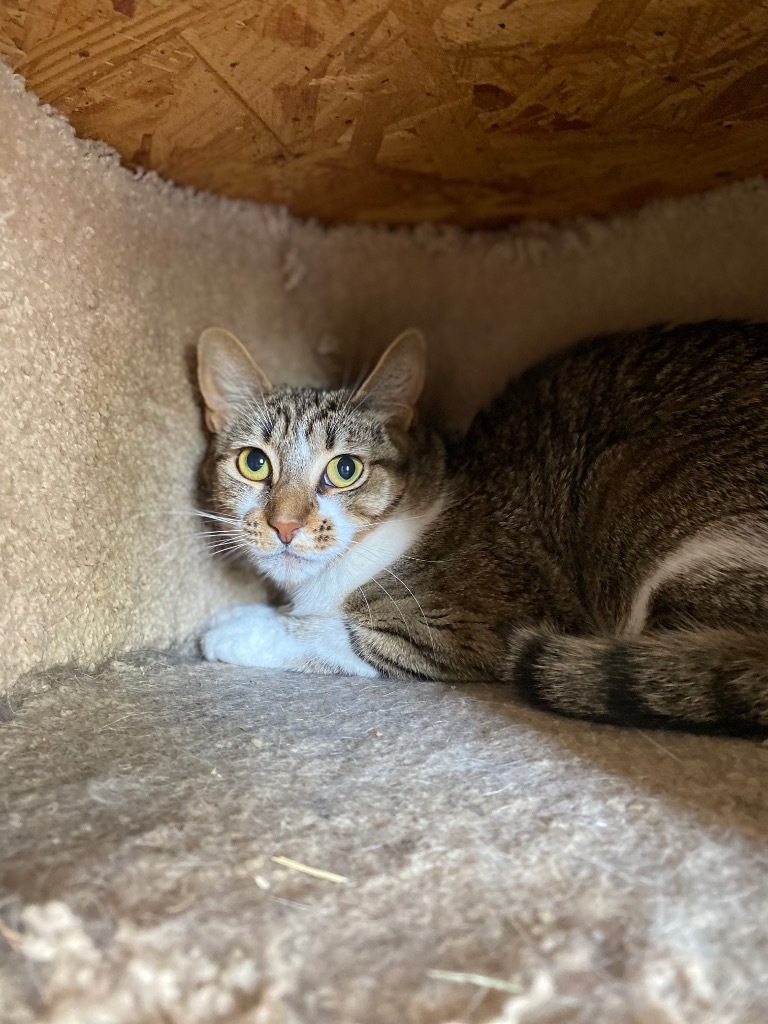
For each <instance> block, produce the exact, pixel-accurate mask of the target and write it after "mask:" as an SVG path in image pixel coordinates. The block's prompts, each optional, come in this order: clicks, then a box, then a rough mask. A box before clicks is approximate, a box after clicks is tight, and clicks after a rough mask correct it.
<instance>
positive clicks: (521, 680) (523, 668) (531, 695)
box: [513, 636, 552, 711]
mask: <svg viewBox="0 0 768 1024" xmlns="http://www.w3.org/2000/svg"><path fill="white" fill-rule="evenodd" d="M546 649H547V640H546V639H545V638H544V637H543V636H532V637H530V638H529V639H528V640H527V641H526V642H525V644H524V645H523V647H522V648H521V650H520V651H519V653H518V655H517V660H516V663H515V666H514V679H513V683H514V685H515V686H516V687H517V689H518V690H519V692H520V694H521V696H523V697H524V698H525V699H526V700H527V701H528V703H529V704H532V705H533V706H534V707H535V708H542V709H543V710H547V711H550V710H552V706H551V705H550V703H549V701H548V700H546V698H545V697H543V696H542V694H541V692H540V689H539V688H540V686H541V675H540V673H541V656H542V655H543V654H544V652H545V651H546Z"/></svg>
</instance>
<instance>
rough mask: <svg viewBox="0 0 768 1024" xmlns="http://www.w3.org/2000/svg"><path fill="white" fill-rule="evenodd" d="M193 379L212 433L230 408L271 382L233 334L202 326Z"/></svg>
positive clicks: (241, 402) (267, 386)
mask: <svg viewBox="0 0 768 1024" xmlns="http://www.w3.org/2000/svg"><path fill="white" fill-rule="evenodd" d="M197 379H198V383H199V384H200V392H201V394H202V396H203V401H204V402H205V425H206V426H207V427H208V429H209V430H210V431H212V432H213V433H214V434H217V433H218V432H219V431H220V430H221V428H222V427H223V426H224V424H225V422H226V421H227V419H228V418H229V417H230V415H231V413H232V411H233V410H234V409H236V408H237V407H238V406H240V405H242V404H243V403H244V402H246V401H248V399H250V398H252V397H253V395H254V393H255V394H257V395H258V394H261V393H262V392H264V391H266V390H267V389H268V388H270V387H272V385H271V384H270V383H269V381H268V380H267V378H266V376H265V375H264V374H263V373H262V371H261V370H260V369H259V367H258V366H257V365H256V363H254V361H253V359H251V357H250V354H249V353H248V350H247V349H246V347H245V345H243V343H242V342H241V341H238V340H237V338H236V337H235V336H234V334H230V333H229V331H225V330H224V328H223V327H206V329H205V330H204V331H203V333H202V334H201V335H200V340H199V341H198V343H197Z"/></svg>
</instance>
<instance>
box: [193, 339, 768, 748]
mask: <svg viewBox="0 0 768 1024" xmlns="http://www.w3.org/2000/svg"><path fill="white" fill-rule="evenodd" d="M424 374H425V345H424V341H423V338H422V336H421V335H420V334H419V333H418V332H417V331H407V332H406V333H405V334H403V335H401V336H400V337H399V338H398V339H397V340H396V341H394V342H393V343H392V344H391V345H390V347H389V348H388V349H387V351H386V352H385V353H384V355H383V356H382V357H381V359H380V361H379V363H378V365H377V366H376V367H375V369H374V370H373V372H372V373H371V374H370V376H368V378H367V379H366V380H365V381H364V383H363V384H362V386H360V387H359V388H357V389H356V390H316V389H313V388H308V387H303V388H293V387H283V386H272V385H271V384H270V383H269V381H268V380H267V378H266V377H265V375H264V374H263V373H262V371H261V370H260V369H259V368H258V367H257V366H256V365H255V364H254V362H253V361H252V359H251V358H250V356H249V355H248V353H247V352H246V350H245V349H244V348H243V346H242V345H241V344H240V342H238V341H237V340H236V339H235V338H234V337H233V336H232V335H230V334H228V333H227V332H226V331H223V330H221V329H219V328H210V329H208V330H207V331H204V332H203V335H202V337H201V339H200V345H199V381H200V388H201V391H202V395H203V400H204V403H205V411H206V422H207V425H208V428H209V429H210V431H211V434H212V443H211V452H210V455H209V458H210V460H211V461H210V467H209V468H210V477H211V480H212V491H213V497H214V500H215V504H216V508H217V511H218V513H220V518H221V519H222V520H223V521H224V524H225V527H226V531H227V534H228V537H229V538H230V539H231V540H232V542H233V543H235V544H238V545H240V546H241V548H242V549H244V550H245V551H246V552H247V553H248V554H249V555H250V557H251V558H252V560H253V563H254V564H255V566H256V567H257V568H258V569H259V570H260V571H261V573H263V574H264V575H266V576H267V577H268V578H269V579H271V580H272V581H273V583H275V584H277V586H278V587H279V589H280V590H281V591H282V593H283V595H284V597H285V599H286V600H285V607H284V608H282V609H277V608H273V607H270V606H268V605H248V606H244V607H238V608H233V609H231V610H229V611H225V612H223V613H222V614H220V615H219V616H217V617H216V618H215V619H214V620H213V621H212V622H211V623H210V625H209V627H208V630H207V632H206V633H205V634H204V636H203V638H202V650H203V653H204V655H205V657H206V658H208V659H210V660H220V661H227V662H233V663H235V664H239V665H250V666H255V667H260V668H288V669H296V670H299V671H306V672H326V673H349V674H356V675H361V676H370V677H374V676H387V677H390V678H395V679H414V678H416V679H440V680H452V681H459V680H478V679H486V680H488V679H493V680H499V681H503V682H505V683H509V684H511V685H512V686H514V687H515V688H516V689H517V691H518V692H520V693H522V694H523V695H524V696H525V697H526V698H527V699H528V700H530V701H532V702H533V703H534V704H536V705H538V706H540V707H546V708H550V709H553V710H555V711H559V712H561V713H564V714H568V715H573V716H579V717H587V718H592V719H596V720H598V721H610V722H617V723H627V724H629V723H632V724H636V725H637V724H642V725H659V724H661V725H669V726H686V727H691V726H693V727H697V726H698V727H702V728H720V729H729V730H731V729H744V728H746V729H747V730H751V729H756V730H761V729H764V728H766V727H768V326H767V325H757V324H746V323H739V322H722V321H711V322H708V323H702V324H697V325H687V326H679V327H672V328H664V327H652V328H649V329H647V330H643V331H639V332H636V333H632V334H628V335H621V336H614V337H599V338H597V339H592V340H590V341H588V342H586V343H583V344H582V345H580V346H579V347H577V348H575V349H572V350H571V351H569V352H566V353H564V354H561V355H559V356H556V357H555V358H552V359H550V360H549V361H547V362H545V363H543V364H542V365H540V366H537V367H535V368H533V369H531V370H529V371H528V372H526V373H525V374H523V375H522V376H521V377H520V378H519V379H518V380H517V381H516V382H514V383H513V384H512V385H511V386H510V387H509V388H508V389H507V390H506V391H505V392H504V394H503V395H502V396H501V397H500V398H499V399H497V401H496V402H495V403H494V404H493V405H492V406H491V407H490V408H489V409H488V410H487V411H485V412H484V413H482V414H481V415H479V416H478V418H477V419H476V420H475V422H474V424H473V425H472V427H471V428H470V430H469V431H468V433H467V434H466V436H465V437H464V438H463V439H462V440H460V441H458V442H450V441H445V440H443V439H441V437H440V436H438V434H437V433H436V432H435V431H434V430H433V429H431V428H430V427H429V425H427V424H426V423H424V422H423V421H422V420H420V418H419V417H418V415H417V402H418V399H419V395H420V392H421V390H422V384H423V381H424Z"/></svg>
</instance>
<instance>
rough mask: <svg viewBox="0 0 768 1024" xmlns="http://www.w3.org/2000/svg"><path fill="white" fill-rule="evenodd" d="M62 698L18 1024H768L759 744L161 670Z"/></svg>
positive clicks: (498, 705) (109, 673) (26, 878)
mask: <svg viewBox="0 0 768 1024" xmlns="http://www.w3.org/2000/svg"><path fill="white" fill-rule="evenodd" d="M47 687H48V688H47V689H45V688H44V689H43V690H41V692H39V693H38V694H37V695H35V696H33V697H29V698H28V699H27V700H26V702H25V703H24V705H23V706H22V708H21V709H20V711H19V714H18V717H17V719H16V721H15V722H14V724H13V726H12V727H11V728H7V729H6V730H5V731H4V733H3V734H2V738H1V739H0V744H1V745H0V757H1V760H0V764H2V766H3V771H4V772H5V773H6V779H7V785H6V787H5V792H4V795H5V800H6V806H7V808H8V810H9V812H10V813H9V814H8V815H7V817H5V818H4V819H3V821H2V823H1V824H0V849H2V850H3V851H4V852H5V856H4V863H3V866H2V870H1V872H0V874H1V876H2V881H3V883H4V887H5V890H6V892H7V893H8V894H10V899H9V902H7V903H5V905H4V906H3V918H4V920H5V922H6V932H5V935H6V938H7V939H9V940H10V944H11V946H12V947H13V948H14V950H15V952H13V953H12V954H11V955H10V958H9V962H8V965H7V973H6V975H5V980H4V983H3V984H2V985H0V991H2V993H3V995H2V996H0V1020H2V1021H3V1022H4V1024H22V1022H25V1024H26V1022H27V1021H30V1020H33V1019H38V1018H37V1017H36V1016H35V1014H36V1013H40V1012H42V1008H43V1007H45V1008H46V1012H47V1016H44V1017H43V1019H45V1020H46V1021H51V1022H55V1024H145V1022H147V1024H149V1022H152V1024H154V1022H158V1024H159V1022H163V1024H209V1022H216V1021H237V1022H248V1024H351V1022H355V1024H447V1022H449V1021H450V1022H452V1021H461V1022H480V1021H482V1022H490V1021H494V1022H499V1024H501V1022H504V1024H533V1022H536V1024H544V1022H547V1024H554V1022H564V1021H569V1022H570V1021H580V1022H583V1024H602V1022H606V1024H619V1022H638V1024H650V1022H653V1024H661V1022H664V1024H667V1022H669V1024H678V1022H681V1021H685V1022H691V1024H702V1022H706V1021H711V1022H717V1024H726V1022H747V1021H748V1022H752V1021H754V1022H755V1024H757V1022H763V1021H765V1020H766V1019H768V929H767V928H766V924H765V907H766V905H768V861H767V860H766V856H765V840H766V832H768V749H766V748H764V747H761V746H759V745H758V744H755V743H749V742H744V741H739V740H728V739H704V738H701V737H691V736H684V735H672V734H668V733H642V732H637V731H634V730H633V731H623V730H619V729H614V728H609V727H598V726H591V725H587V724H582V723H574V722H568V721H563V720H559V719H555V718H553V717H551V716H548V715H545V714H543V713H539V712H536V711H533V710H530V709H527V708H524V707H521V706H519V705H517V704H514V703H510V702H509V701H508V699H507V697H506V695H505V693H504V691H503V690H502V689H500V688H496V687H482V686H471V687H465V688H453V687H446V686H442V685H440V684H436V683H435V684H432V683H417V684H409V685H405V686H404V685H403V684H396V683H389V682H384V681H381V682H371V681H370V680H361V679H346V678H333V677H327V676H324V677H322V678H312V677H301V676H294V675H280V674H273V673H270V674H266V675H260V674H259V673H257V672H255V671H253V670H245V669H235V668H226V667H218V668H216V669H215V670H212V669H211V668H210V667H209V666H207V665H201V664H199V663H193V662H177V661H169V660H163V661H158V660H157V659H154V660H149V661H146V660H145V661H143V662H141V661H135V662H133V663H122V664H115V665H112V666H110V667H108V668H105V669H104V670H103V671H102V672H100V673H98V674H95V675H87V674H79V675H75V674H73V673H72V672H69V671H67V672H64V673H60V674H57V675H55V676H53V677H49V681H48V683H47ZM275 857H285V858H289V859H291V860H294V861H297V862H299V864H301V865H306V866H309V867H311V868H316V869H320V870H321V871H327V872H331V873H333V874H334V875H336V876H340V878H336V879H334V878H327V877H315V876H312V875H309V874H307V873H306V872H305V871H303V870H299V869H297V868H294V867H291V866H286V865H285V864H280V863H278V862H276V861H275V860H274V858H275ZM341 879H345V881H342V880H341ZM24 906H26V908H27V909H23V908H24ZM16 933H18V936H17V934H16ZM440 972H453V975H451V974H448V975H447V976H446V975H443V974H441V973H440ZM466 974H470V975H480V976H481V977H480V978H469V979H467V978H462V977H461V975H466ZM456 975H458V976H456ZM3 1001H4V1004H5V1005H3Z"/></svg>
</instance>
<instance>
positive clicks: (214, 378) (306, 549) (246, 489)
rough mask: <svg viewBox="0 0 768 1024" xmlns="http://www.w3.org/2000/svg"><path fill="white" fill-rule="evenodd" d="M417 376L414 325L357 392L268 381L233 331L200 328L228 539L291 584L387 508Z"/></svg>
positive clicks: (402, 476)
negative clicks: (274, 383) (286, 385)
mask: <svg viewBox="0 0 768 1024" xmlns="http://www.w3.org/2000/svg"><path fill="white" fill-rule="evenodd" d="M423 376H424V346H423V340H422V339H421V336H420V335H419V334H417V333H416V332H409V333H408V334H406V335H403V336H401V338H399V339H398V340H397V341H396V342H395V343H393V345H392V346H390V348H389V349H388V350H387V352H386V353H385V355H384V356H383V357H382V359H381V361H380V362H379V364H378V366H377V367H376V369H375V370H374V371H373V373H372V374H371V375H370V376H369V377H368V379H367V380H366V381H365V382H364V383H363V385H362V386H361V387H360V388H358V389H357V390H356V391H354V392H352V391H346V390H337V391H317V390H314V389H311V388H288V387H272V386H271V385H270V384H269V382H268V381H267V379H266V377H265V376H264V374H263V373H262V372H261V371H260V370H259V369H258V367H256V365H255V364H254V363H253V361H252V360H251V358H250V356H249V355H248V353H247V352H246V351H245V349H244V348H243V347H242V345H240V343H239V342H238V341H237V340H236V339H235V338H234V337H233V336H232V335H230V334H228V333H227V332H226V331H222V330H221V329H219V328H209V329H208V330H207V331H205V332H203V336H202V337H201V340H200V346H199V379H200V388H201V391H202V394H203V399H204V401H205V405H206V422H207V424H208V427H209V428H210V430H211V431H212V433H213V440H214V443H213V461H214V470H213V480H212V486H213V495H214V499H215V502H216V506H217V511H218V512H219V514H220V515H221V516H222V517H223V518H225V519H226V522H225V523H224V524H222V527H223V530H224V533H225V535H228V536H229V538H230V539H231V540H232V542H233V546H234V545H237V546H238V547H240V548H241V550H245V551H246V552H247V553H248V554H249V556H250V557H251V558H252V559H253V561H255V563H256V565H257V566H258V568H259V569H260V570H261V571H262V572H263V573H265V574H266V575H267V576H269V577H270V578H271V579H273V580H274V581H275V582H276V583H277V584H278V585H280V586H281V587H283V588H285V589H287V590H288V591H291V590H294V589H295V588H296V587H298V586H300V585H301V583H302V582H304V581H305V580H308V579H310V578H312V577H313V576H315V575H317V574H318V573H319V572H320V571H322V569H323V567H324V566H325V565H327V564H328V563H329V562H330V561H332V560H333V559H335V558H337V557H338V556H339V555H340V554H342V553H343V552H344V551H346V550H347V549H348V548H349V547H350V546H351V545H353V544H355V542H356V540H358V539H360V538H362V537H363V536H364V535H365V534H366V533H369V532H370V531H372V530H374V529H375V528H376V527H377V526H378V525H380V524H381V523H382V522H384V521H386V520H387V519H389V518H391V517H392V516H393V515H394V514H395V513H396V511H397V510H398V509H399V508H400V506H401V505H402V503H403V498H404V494H405V491H406V489H407V485H408V479H409V461H410V456H411V448H412V439H411V435H410V426H411V423H412V420H413V415H414V404H415V402H416V400H417V398H418V395H419V392H420V391H421V387H422V382H423Z"/></svg>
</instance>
